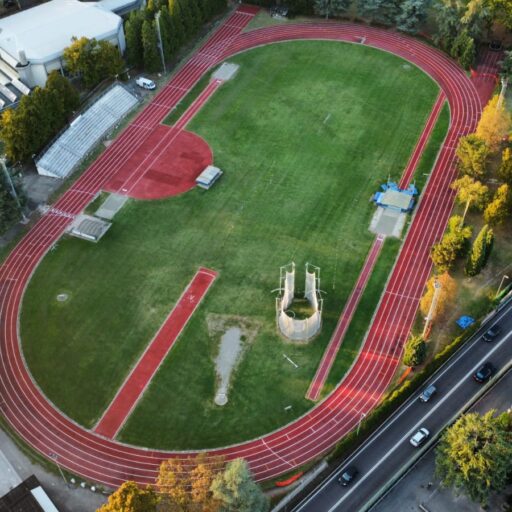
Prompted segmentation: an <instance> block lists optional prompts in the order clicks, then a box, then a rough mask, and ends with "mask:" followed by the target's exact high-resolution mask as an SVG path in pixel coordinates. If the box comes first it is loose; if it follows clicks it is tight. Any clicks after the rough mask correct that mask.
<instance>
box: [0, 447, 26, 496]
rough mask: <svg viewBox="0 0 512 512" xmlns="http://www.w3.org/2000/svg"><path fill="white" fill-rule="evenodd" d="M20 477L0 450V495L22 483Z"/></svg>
mask: <svg viewBox="0 0 512 512" xmlns="http://www.w3.org/2000/svg"><path fill="white" fill-rule="evenodd" d="M22 481H23V480H22V479H21V478H20V476H19V475H18V473H17V472H16V470H15V469H14V467H13V465H12V464H11V463H10V462H9V461H8V460H7V457H6V456H5V455H4V454H3V453H2V452H0V496H3V495H4V494H7V493H8V492H9V491H10V490H11V489H14V487H16V486H18V485H19V484H21V482H22Z"/></svg>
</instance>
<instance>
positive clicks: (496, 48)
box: [489, 39, 503, 52]
mask: <svg viewBox="0 0 512 512" xmlns="http://www.w3.org/2000/svg"><path fill="white" fill-rule="evenodd" d="M489 49H490V50H491V51H493V52H500V51H501V50H503V45H502V44H501V41H500V40H499V39H493V40H492V41H491V42H490V43H489Z"/></svg>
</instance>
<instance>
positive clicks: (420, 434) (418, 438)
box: [409, 427, 430, 448]
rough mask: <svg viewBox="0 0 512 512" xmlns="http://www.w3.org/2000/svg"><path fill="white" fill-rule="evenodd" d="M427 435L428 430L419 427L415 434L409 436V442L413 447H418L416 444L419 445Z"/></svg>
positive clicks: (428, 433)
mask: <svg viewBox="0 0 512 512" xmlns="http://www.w3.org/2000/svg"><path fill="white" fill-rule="evenodd" d="M428 436H430V432H429V431H428V430H427V429H426V428H425V427H421V428H420V429H419V430H418V431H417V432H416V434H414V435H413V436H412V437H411V439H410V440H409V442H410V443H411V444H412V445H413V446H414V448H418V446H421V445H422V444H423V443H424V442H425V441H426V440H427V439H428Z"/></svg>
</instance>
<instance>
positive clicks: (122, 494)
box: [97, 482, 158, 512]
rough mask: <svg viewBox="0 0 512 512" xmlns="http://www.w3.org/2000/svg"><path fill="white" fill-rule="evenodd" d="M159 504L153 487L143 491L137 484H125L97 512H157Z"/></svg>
mask: <svg viewBox="0 0 512 512" xmlns="http://www.w3.org/2000/svg"><path fill="white" fill-rule="evenodd" d="M157 503H158V496H157V494H156V492H155V491H154V490H153V489H152V488H151V487H149V486H148V487H146V488H145V489H141V488H140V487H139V486H138V485H137V484H136V483H135V482H125V483H124V484H123V485H121V487H119V489H117V491H115V492H114V493H112V494H111V495H110V496H109V498H108V502H107V503H106V504H105V505H103V506H102V507H100V508H99V509H98V510H97V512H155V511H156V506H157Z"/></svg>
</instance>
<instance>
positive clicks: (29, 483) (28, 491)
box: [0, 476, 58, 512]
mask: <svg viewBox="0 0 512 512" xmlns="http://www.w3.org/2000/svg"><path fill="white" fill-rule="evenodd" d="M0 512H58V510H57V508H56V507H55V505H54V504H53V503H52V501H51V500H50V498H48V495H47V494H46V493H45V492H44V490H43V488H42V487H41V485H40V484H39V481H38V480H37V478H36V477H35V476H31V477H29V478H27V479H26V480H25V481H24V482H22V483H21V484H19V485H18V486H17V487H15V488H14V489H11V490H10V491H9V492H8V493H7V494H5V495H4V496H2V497H1V498H0Z"/></svg>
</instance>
